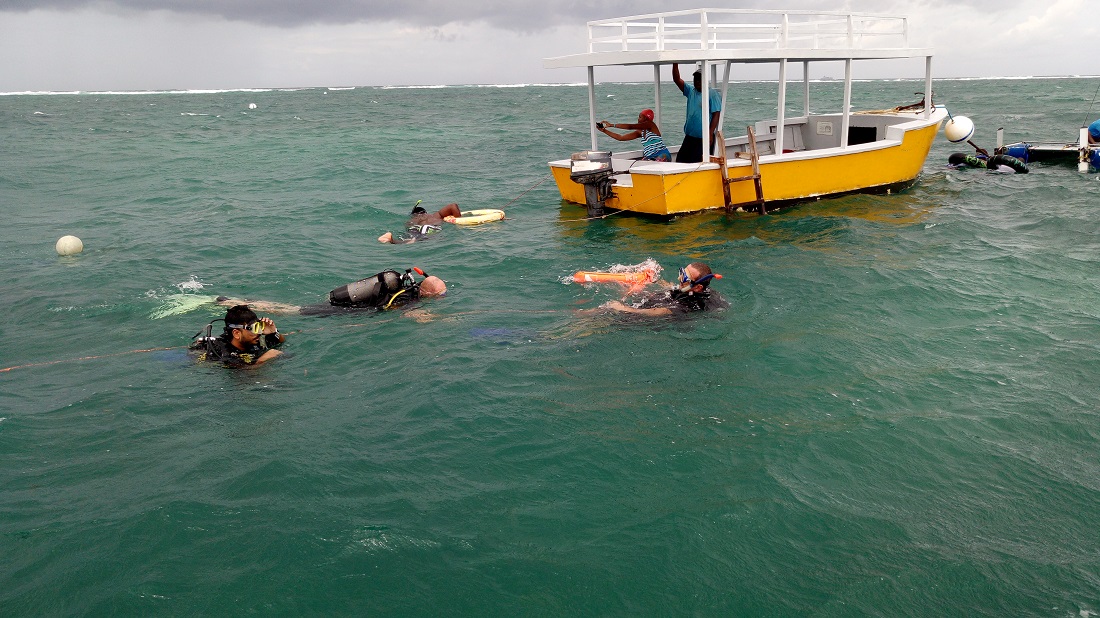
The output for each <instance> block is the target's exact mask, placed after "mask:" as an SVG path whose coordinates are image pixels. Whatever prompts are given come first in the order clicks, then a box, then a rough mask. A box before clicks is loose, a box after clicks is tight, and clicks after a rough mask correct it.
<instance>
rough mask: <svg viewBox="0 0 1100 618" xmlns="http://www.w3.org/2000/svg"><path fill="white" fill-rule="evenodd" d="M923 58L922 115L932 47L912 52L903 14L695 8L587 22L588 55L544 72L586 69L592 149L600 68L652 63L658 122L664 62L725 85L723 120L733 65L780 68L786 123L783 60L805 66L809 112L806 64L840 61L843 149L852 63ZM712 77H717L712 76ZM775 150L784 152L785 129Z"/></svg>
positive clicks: (706, 139)
mask: <svg viewBox="0 0 1100 618" xmlns="http://www.w3.org/2000/svg"><path fill="white" fill-rule="evenodd" d="M919 57H923V58H925V79H924V101H925V106H924V117H925V118H928V117H929V116H930V114H931V112H932V50H931V49H930V48H913V47H909V25H908V20H907V18H905V17H897V16H889V15H874V14H868V13H838V12H816V11H765V10H750V9H695V10H690V11H671V12H667V13H652V14H648V15H635V16H631V17H622V18H616V19H604V20H598V21H590V22H588V51H587V52H586V53H583V54H574V55H571V56H559V57H556V58H546V59H545V60H543V66H544V67H546V68H548V69H557V68H574V67H586V68H587V69H588V108H589V125H590V126H589V132H590V135H591V141H592V150H595V149H596V98H595V71H594V68H595V67H598V66H631V65H646V64H649V65H652V66H653V81H654V91H655V94H654V110H655V112H656V114H657V115H658V117H657V118H656V121H657V124H658V125H660V123H661V120H660V109H661V95H660V92H661V91H660V82H661V73H660V67H661V65H662V64H673V63H701V64H702V67H703V71H702V73H703V90H704V91H706V90H707V89H708V88H709V87H710V86H709V84H710V83H711V82H712V81H714V82H717V81H718V80H717V79H716V77H717V69H718V66H719V65H724V66H725V75H724V78H723V80H722V110H723V111H722V114H721V115H720V120H719V124H718V126H719V127H721V126H722V124H723V122H724V120H725V118H724V117H723V116H724V114H725V111H724V110H725V109H726V98H727V95H728V92H729V75H730V65H731V64H734V63H737V64H754V63H768V62H778V63H779V83H780V87H779V108H778V118H777V119H778V125H777V126H783V123H784V121H785V118H784V115H785V111H784V110H785V107H786V94H787V89H786V84H787V63H788V62H802V63H803V72H802V75H803V86H804V97H803V98H804V103H805V108H806V113H807V114H809V110H810V80H809V64H810V63H811V62H821V61H844V108H843V110H842V111H843V120H842V126H841V140H842V141H841V147H842V148H846V147H847V140H848V126H849V122H850V118H849V115H850V110H849V108H850V107H851V98H852V61H853V60H883V59H898V58H919ZM712 73H713V74H714V75H713V76H712ZM699 98H700V100H701V105H702V116H701V117H702V118H710V110H709V109H708V108H709V105H710V102H709V101H708V97H705V96H704V97H699ZM709 150H710V134H709V132H708V131H703V152H709ZM775 151H776V153H782V152H783V142H782V132H780V134H779V140H778V141H777V143H776V148H775Z"/></svg>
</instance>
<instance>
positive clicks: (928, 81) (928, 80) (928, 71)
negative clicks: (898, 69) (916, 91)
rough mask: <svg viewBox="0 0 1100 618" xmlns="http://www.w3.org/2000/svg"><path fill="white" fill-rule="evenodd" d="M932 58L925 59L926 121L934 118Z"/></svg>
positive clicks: (926, 57)
mask: <svg viewBox="0 0 1100 618" xmlns="http://www.w3.org/2000/svg"><path fill="white" fill-rule="evenodd" d="M933 107H934V106H933V104H932V56H925V58H924V119H925V120H928V119H929V118H931V117H932V108H933Z"/></svg>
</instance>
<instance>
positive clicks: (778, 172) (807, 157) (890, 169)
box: [550, 120, 941, 215]
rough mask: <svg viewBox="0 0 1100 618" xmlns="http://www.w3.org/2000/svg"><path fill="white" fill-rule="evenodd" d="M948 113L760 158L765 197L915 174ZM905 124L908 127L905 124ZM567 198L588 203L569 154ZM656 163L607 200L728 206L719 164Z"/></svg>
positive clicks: (738, 166)
mask: <svg viewBox="0 0 1100 618" xmlns="http://www.w3.org/2000/svg"><path fill="white" fill-rule="evenodd" d="M940 122H941V120H929V121H927V122H925V123H920V124H923V125H924V126H919V127H916V128H910V129H906V130H904V133H903V134H902V136H901V138H900V139H886V140H882V141H878V142H873V143H870V144H861V145H858V146H850V147H848V148H844V149H841V148H829V149H823V150H820V151H814V150H807V151H801V152H794V153H785V154H783V155H782V156H775V155H770V156H763V157H761V158H760V179H761V185H762V188H763V193H764V201H765V202H768V203H771V204H772V206H773V207H774V206H776V205H779V204H782V203H785V202H786V203H789V202H794V201H801V200H810V199H816V198H821V197H826V196H830V195H841V194H845V193H854V192H869V191H876V190H885V189H887V188H891V187H896V186H906V185H909V184H911V183H913V182H915V181H916V179H917V177H918V176H919V175H920V171H921V168H922V167H923V166H924V161H925V159H927V157H928V152H929V150H930V149H931V147H932V141H933V140H934V139H935V137H936V133H937V132H938V131H939V127H940ZM898 131H901V129H898ZM728 165H729V177H730V178H731V179H732V178H738V177H749V176H751V175H752V167H751V164H750V163H749V161H747V160H744V159H730V160H729V163H728ZM550 167H551V171H552V173H553V175H554V180H555V181H556V182H557V185H558V189H559V190H560V192H561V196H562V199H564V200H566V201H569V202H574V203H577V204H584V203H585V196H584V186H583V185H581V184H578V183H576V182H574V181H573V180H571V179H570V170H569V166H568V161H555V162H553V163H551V165H550ZM683 168H684V164H668V163H666V164H649V165H646V166H634V167H632V168H631V169H630V170H629V171H628V173H629V177H630V182H627V183H618V184H616V185H615V186H614V187H613V195H612V197H611V198H610V199H609V200H608V201H607V203H606V205H605V206H606V208H607V209H609V210H626V211H630V212H638V213H646V214H654V215H675V214H680V213H688V212H697V211H701V210H708V209H713V208H724V207H725V198H724V195H723V191H722V184H723V182H722V171H721V168H720V167H719V166H718V165H717V164H704V165H692V166H690V167H687V168H686V169H683ZM730 197H731V201H732V203H733V204H738V203H744V202H749V201H752V200H755V199H756V190H755V187H754V183H753V182H752V181H751V180H746V181H743V182H733V183H731V184H730Z"/></svg>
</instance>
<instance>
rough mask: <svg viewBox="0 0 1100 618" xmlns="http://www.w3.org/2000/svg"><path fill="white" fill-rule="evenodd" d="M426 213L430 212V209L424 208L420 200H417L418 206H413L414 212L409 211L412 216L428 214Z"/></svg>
mask: <svg viewBox="0 0 1100 618" xmlns="http://www.w3.org/2000/svg"><path fill="white" fill-rule="evenodd" d="M426 214H428V211H427V210H424V207H423V206H421V205H420V202H417V203H416V206H413V210H412V212H410V213H409V216H410V217H411V216H414V215H426Z"/></svg>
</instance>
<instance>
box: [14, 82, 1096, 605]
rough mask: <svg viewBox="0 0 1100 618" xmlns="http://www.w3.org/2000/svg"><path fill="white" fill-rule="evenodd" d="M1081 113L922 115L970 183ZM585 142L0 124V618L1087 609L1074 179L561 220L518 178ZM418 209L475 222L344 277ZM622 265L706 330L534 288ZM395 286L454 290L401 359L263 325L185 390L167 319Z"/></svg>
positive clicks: (407, 124) (476, 106) (400, 95)
mask: <svg viewBox="0 0 1100 618" xmlns="http://www.w3.org/2000/svg"><path fill="white" fill-rule="evenodd" d="M1096 85H1097V84H1096V80H1095V79H1063V80H1044V79H1030V80H989V81H942V82H937V83H936V92H937V98H936V101H937V103H943V104H946V105H948V106H949V107H950V109H951V110H952V111H953V112H954V113H956V114H965V115H967V116H969V117H971V118H972V119H974V120H975V122H976V123H977V125H978V134H977V137H976V138H975V140H976V141H977V142H979V144H981V145H985V146H986V147H991V145H992V143H993V132H994V130H995V129H996V128H997V127H999V126H1004V127H1006V129H1007V131H1008V139H1009V140H1015V139H1021V138H1025V137H1030V138H1055V139H1057V138H1062V139H1066V140H1074V139H1075V137H1076V132H1077V127H1079V126H1081V123H1082V121H1083V120H1085V119H1086V114H1087V112H1088V107H1089V103H1090V101H1091V99H1092V96H1093V93H1094V91H1095V89H1096ZM666 86H667V88H666V91H665V94H664V105H665V107H664V110H663V112H664V118H665V119H666V121H665V132H666V135H668V136H669V141H670V142H672V143H678V142H679V139H680V137H681V135H682V134H681V133H680V129H679V127H678V126H677V125H678V123H679V119H680V118H682V113H683V103H682V98H679V97H678V96H673V95H676V94H678V93H676V92H675V91H674V90H672V87H671V86H670V85H668V84H666ZM814 88H815V99H818V97H820V100H821V101H823V104H822V105H821V106H820V107H822V108H832V109H835V108H836V107H837V106H838V104H839V101H840V98H841V97H840V84H839V83H823V84H817V85H815V86H814ZM774 90H775V86H774V84H763V83H751V84H739V85H738V86H737V87H736V89H735V92H734V94H733V95H732V100H733V102H734V105H735V106H734V109H733V112H732V113H731V115H730V118H729V119H728V120H727V123H726V127H727V131H728V132H734V131H737V129H738V128H739V127H743V126H744V124H746V122H748V121H750V120H754V119H757V118H760V117H764V116H765V115H767V114H772V113H773V111H774V110H773V109H772V106H773V105H774V104H773V101H774ZM919 90H923V84H922V83H920V82H911V81H902V82H868V83H861V84H857V86H856V89H855V97H854V100H853V103H854V106H855V107H856V108H883V107H892V106H894V105H898V104H903V103H911V102H914V101H916V100H917V99H919V98H920V95H917V96H914V95H913V94H912V93H913V92H916V91H919ZM599 92H600V98H599V105H600V112H599V114H598V115H599V116H600V117H607V118H610V119H611V120H613V121H615V120H618V119H622V120H626V119H629V118H631V117H633V115H635V114H636V113H637V110H638V109H639V108H641V107H643V106H649V105H650V101H651V98H652V95H651V87H650V86H648V85H628V84H624V85H616V84H608V85H604V86H602V87H601V88H600V91H599ZM796 92H797V89H795V88H792V91H791V95H790V96H789V97H788V100H791V101H801V98H800V96H798V95H797V94H795V93H796ZM607 95H611V96H607ZM250 103H255V104H256V108H255V109H249V104H250ZM792 111H796V110H795V108H793V107H792ZM1093 114H1094V115H1097V114H1100V110H1094V111H1093ZM586 119H587V108H586V93H585V89H584V88H583V87H573V86H566V87H539V86H527V87H517V88H478V87H463V88H442V89H370V88H358V89H354V90H326V89H301V90H287V91H263V92H225V93H162V94H141V95H121V94H67V95H53V96H29V95H17V96H3V97H0V124H2V126H3V132H2V134H3V136H4V139H3V148H0V207H2V209H3V213H4V217H3V219H4V222H5V223H4V224H3V225H2V226H0V290H2V291H3V294H2V297H0V298H2V300H0V308H2V310H3V312H4V313H5V314H6V316H5V319H4V320H3V322H0V335H2V339H3V342H4V343H3V345H2V346H0V366H2V367H0V368H11V367H14V369H10V370H8V371H5V372H3V373H0V459H2V461H3V465H2V466H0V615H5V616H18V615H28V616H30V615H36V616H37V615H109V614H118V615H196V614H198V615H229V616H237V615H244V614H258V615H407V616H426V615H466V616H560V615H601V616H603V615H615V616H649V615H653V616H665V615H702V616H807V615H814V616H1064V617H1070V616H1073V617H1077V616H1090V615H1095V614H1096V613H1097V612H1100V534H1098V532H1097V512H1098V510H1100V456H1098V452H1100V451H1098V439H1100V387H1098V385H1097V379H1096V378H1097V375H1098V372H1100V336H1098V332H1100V330H1098V327H1100V309H1098V308H1097V307H1098V305H1100V274H1098V272H1100V270H1098V267H1100V241H1098V239H1100V210H1098V209H1097V206H1098V200H1097V198H1096V194H1097V191H1100V182H1098V179H1097V175H1096V174H1095V173H1090V174H1079V173H1078V172H1076V170H1075V169H1074V168H1073V167H1069V166H1066V167H1059V166H1033V169H1032V173H1030V174H1028V175H1015V176H1012V175H998V174H988V173H984V172H980V171H976V170H962V171H954V170H948V169H946V168H945V167H944V164H945V162H946V159H947V155H948V154H949V153H950V152H953V151H960V150H963V149H960V148H958V147H955V146H953V145H951V144H949V143H948V142H946V141H945V140H944V139H943V138H942V135H941V137H939V138H937V142H936V144H935V146H934V148H933V152H932V155H931V156H930V157H929V159H928V162H927V164H926V166H925V169H924V174H923V176H922V178H921V180H920V182H919V183H918V184H917V185H916V186H915V187H913V188H912V189H910V190H907V191H905V192H903V193H901V194H894V195H882V196H851V197H845V198H841V199H834V200H825V201H821V202H817V203H812V204H805V205H802V206H799V207H796V208H793V209H790V210H786V211H783V212H780V213H777V214H773V215H769V216H765V217H758V216H756V215H749V214H745V215H738V216H734V217H732V218H727V217H726V216H725V215H722V214H698V215H692V216H685V217H679V218H675V219H672V220H657V219H648V218H641V217H632V216H615V217H611V218H608V219H606V220H601V221H581V220H580V219H582V218H583V217H584V215H585V211H584V209H583V208H582V207H578V206H574V205H568V204H564V205H563V204H562V203H561V202H560V199H559V197H558V194H557V191H556V189H555V187H554V186H553V182H552V181H550V180H546V179H547V178H548V177H549V173H548V168H547V166H546V162H547V161H548V160H551V159H556V158H562V157H564V156H567V155H568V154H569V153H570V152H573V151H576V150H581V149H584V147H585V146H586V142H587V130H586V128H585V122H586ZM1090 120H1091V119H1090ZM604 146H606V147H608V148H618V147H619V146H618V145H617V144H614V143H606V144H604ZM542 180H545V182H543V183H542V184H538V185H537V186H535V185H536V183H539V181H542ZM532 186H535V188H534V189H532V190H530V191H529V192H527V193H525V194H523V192H524V191H526V190H528V189H530V188H531V187H532ZM521 194H523V195H522V197H519V199H516V200H515V201H514V202H511V201H512V200H513V199H514V198H517V196H520V195H521ZM417 200H423V202H424V204H425V205H427V206H429V207H431V206H441V205H443V204H445V203H447V202H450V201H456V202H458V203H459V204H460V205H461V206H462V207H463V208H464V209H470V208H493V207H496V208H500V207H506V210H507V213H508V217H509V218H508V219H507V220H506V221H504V222H501V223H497V224H492V225H485V226H480V227H474V228H468V229H459V228H454V227H449V228H448V229H446V230H445V231H444V233H443V234H442V235H441V237H439V238H437V239H435V240H433V241H432V242H426V243H419V244H415V245H408V246H396V247H395V246H384V245H381V244H379V243H377V242H376V241H375V238H376V237H377V236H378V235H379V234H381V233H382V232H383V231H386V230H398V229H400V227H401V225H402V224H403V222H404V220H405V216H406V215H407V213H408V211H409V210H410V208H411V207H412V205H413V204H414V203H415V202H416V201H417ZM510 202H511V203H510ZM64 234H75V235H77V236H79V237H80V238H81V239H82V240H83V242H84V245H85V251H84V252H83V253H82V254H80V255H79V256H76V257H69V258H59V257H58V256H57V255H56V254H55V253H54V250H53V243H54V242H55V241H56V240H57V238H59V237H60V236H62V235H64ZM646 259H653V260H656V261H657V262H659V263H660V264H661V265H662V266H663V267H664V268H665V273H664V274H665V275H666V277H671V276H674V274H675V272H676V271H675V269H676V268H677V267H678V266H680V265H682V264H684V263H686V262H688V261H694V260H702V261H706V262H708V263H709V264H711V265H712V267H713V268H714V270H715V271H717V272H719V273H722V274H723V275H724V278H723V279H722V280H721V281H720V282H718V283H716V284H715V288H716V289H719V290H720V291H721V292H722V293H723V294H724V295H725V297H726V298H727V299H728V300H729V301H730V303H731V307H730V309H729V310H728V311H726V312H723V313H719V314H711V315H706V316H704V317H701V318H699V319H695V320H691V321H688V322H644V321H642V322H639V321H632V320H621V319H613V318H610V317H598V316H597V317H583V316H578V315H577V314H576V313H575V310H577V309H585V308H592V307H595V306H597V305H598V304H600V303H603V302H606V301H608V300H611V299H612V298H614V297H615V296H614V294H613V290H611V289H609V288H606V287H603V288H600V287H588V288H586V287H582V286H578V285H573V284H566V283H563V279H565V278H567V277H568V276H569V275H570V274H571V273H572V272H574V271H576V270H596V269H603V268H606V267H608V266H611V265H614V264H633V263H638V262H641V261H643V260H646ZM414 265H415V266H419V267H421V268H423V269H425V270H426V271H428V272H429V273H432V274H438V275H440V276H442V277H443V278H445V279H447V280H448V281H449V283H450V286H451V290H452V291H451V293H450V294H448V296H447V297H446V298H444V299H441V300H438V301H433V302H432V303H431V304H430V305H428V306H427V307H426V308H427V309H428V310H429V311H430V313H431V314H432V315H433V316H434V317H433V319H432V320H430V321H427V322H419V321H416V320H414V319H411V318H410V317H408V316H402V315H400V314H399V313H386V314H364V315H350V316H337V317H329V318H308V317H302V316H281V317H280V316H276V320H277V322H278V325H279V327H280V329H281V330H283V331H291V332H292V333H293V334H292V335H291V336H290V340H289V342H288V344H287V346H286V347H285V348H284V349H285V350H286V351H287V352H289V355H288V356H286V357H284V358H282V359H280V360H278V361H277V362H274V363H271V364H268V365H266V366H264V367H262V368H259V369H257V370H254V371H232V370H227V369H224V368H220V367H216V366H210V365H201V366H196V365H194V364H193V363H192V362H190V361H189V360H188V359H187V358H186V356H185V355H184V353H183V351H182V346H184V345H185V344H186V343H187V342H188V340H189V337H190V335H192V334H193V333H195V332H196V331H197V330H199V328H200V327H202V326H203V325H204V324H205V323H206V322H208V321H209V320H211V319H214V318H216V317H219V316H220V315H221V311H220V310H219V309H218V308H215V307H213V306H211V305H209V304H202V303H201V301H202V300H203V299H202V298H200V297H202V296H210V295H220V294H225V295H232V296H238V297H246V298H262V299H266V300H274V301H280V302H287V303H295V304H307V303H313V302H318V301H319V300H320V299H321V298H322V297H323V295H324V294H326V293H327V292H328V291H329V290H330V289H332V288H334V287H337V286H339V285H341V284H343V283H346V282H349V281H352V280H355V279H358V278H360V277H363V276H366V275H369V274H372V273H374V272H377V271H379V270H381V269H383V268H388V267H397V268H404V267H409V266H414ZM181 294H187V295H189V296H187V297H181V296H180V295H181ZM187 301H194V305H195V306H193V307H191V306H189V305H188V302H187ZM164 313H168V314H169V315H167V316H165V317H160V316H161V315H162V314H164ZM153 348H169V349H164V350H152V351H149V350H151V349H153ZM55 361H62V362H55Z"/></svg>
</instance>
